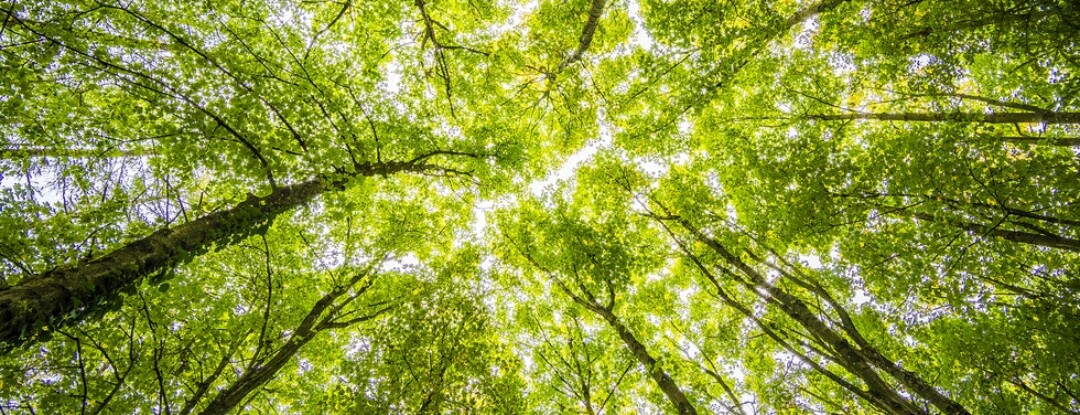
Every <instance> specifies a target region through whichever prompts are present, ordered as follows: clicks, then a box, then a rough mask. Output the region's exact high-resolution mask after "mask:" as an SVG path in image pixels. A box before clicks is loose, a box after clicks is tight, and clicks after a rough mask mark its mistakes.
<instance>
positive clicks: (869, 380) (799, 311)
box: [677, 218, 969, 415]
mask: <svg viewBox="0 0 1080 415" xmlns="http://www.w3.org/2000/svg"><path fill="white" fill-rule="evenodd" d="M677 220H678V222H679V223H680V224H681V225H682V227H683V228H684V229H686V230H687V231H689V232H690V233H691V234H693V235H694V237H695V239H697V240H698V241H700V242H702V243H704V244H705V245H706V246H708V247H709V248H711V249H712V250H713V251H714V252H716V253H717V254H719V255H720V257H721V258H723V259H724V261H725V262H727V263H728V264H730V265H731V266H733V267H735V268H736V269H738V270H739V272H740V273H742V274H743V275H745V276H746V278H747V279H748V280H746V281H744V284H745V285H747V288H749V289H750V290H754V291H758V289H760V290H762V291H764V293H765V294H764V295H765V297H766V299H767V300H768V299H769V298H771V299H772V300H773V301H771V302H773V303H774V304H775V305H777V306H778V307H779V308H780V309H781V311H783V312H784V314H787V315H788V316H789V317H791V318H792V319H794V320H795V321H796V322H797V323H798V324H799V325H800V326H802V327H803V328H805V329H806V330H807V331H808V332H810V333H811V334H812V335H813V336H814V337H816V338H819V339H821V341H822V342H824V343H825V344H827V345H828V346H829V347H830V348H831V349H833V350H834V351H835V352H836V354H837V358H838V359H837V360H838V362H837V363H839V364H841V365H842V366H844V368H845V369H847V370H848V371H849V372H851V373H852V374H853V375H855V376H858V377H859V378H860V379H862V380H863V382H865V383H866V384H867V386H868V387H870V388H871V389H872V390H888V389H891V388H890V387H889V385H888V384H886V383H885V382H884V381H883V380H882V379H881V377H880V376H879V375H878V373H877V371H875V370H874V369H873V367H872V366H874V367H877V368H879V369H882V370H884V371H885V373H887V374H889V376H891V377H892V378H893V379H895V380H896V381H898V382H900V384H902V385H904V386H905V387H906V388H907V389H908V390H910V391H912V392H914V393H915V394H916V395H918V396H919V397H920V398H923V399H925V400H926V401H928V402H930V404H932V405H934V407H936V408H938V410H940V411H942V412H943V413H946V414H962V415H967V414H969V412H968V411H967V409H965V408H964V407H963V406H962V405H960V404H959V403H957V402H956V401H953V400H952V399H950V398H949V397H947V396H945V395H944V394H942V393H941V392H938V391H937V389H935V388H934V387H933V386H931V385H930V384H929V383H928V382H926V381H925V380H923V379H922V378H921V377H919V376H918V375H916V374H915V373H912V372H909V371H905V370H902V369H901V368H899V367H898V366H896V364H895V363H893V362H892V361H890V360H888V359H886V358H885V357H884V356H883V355H881V353H880V352H878V351H877V349H874V348H872V347H870V345H869V344H866V345H863V347H861V348H856V347H855V346H854V345H853V344H851V343H850V342H849V341H848V340H847V339H845V338H844V337H843V336H841V335H840V333H838V332H836V331H835V330H833V329H832V328H830V327H829V326H828V325H827V324H825V322H823V321H822V320H821V319H820V318H819V317H817V316H816V315H815V313H814V312H813V311H811V309H810V307H809V306H807V305H806V303H805V302H803V301H802V300H801V299H799V298H798V297H795V296H793V295H791V294H790V293H788V292H787V291H784V290H783V289H781V288H779V287H776V286H774V285H772V284H771V283H769V281H768V280H767V279H766V278H765V277H764V276H763V275H761V273H759V272H758V271H757V270H755V269H754V268H753V267H751V266H750V265H748V264H747V263H746V262H745V261H743V260H742V259H741V258H739V257H738V256H736V255H735V254H733V253H732V252H731V251H729V250H728V249H727V248H726V247H724V246H723V245H722V244H720V243H719V242H717V241H716V240H714V239H712V238H710V237H709V236H707V235H705V234H704V233H703V232H702V231H701V230H700V229H698V228H697V227H694V226H693V225H692V224H691V223H690V222H689V221H687V220H685V219H682V218H678V219H677ZM892 395H894V396H893V398H894V399H891V400H890V401H891V402H889V405H890V406H892V408H890V409H893V410H897V411H899V412H900V413H912V411H915V413H919V412H921V411H918V410H917V409H915V408H913V407H912V406H911V403H910V402H908V401H907V400H906V399H903V398H902V397H900V396H899V395H895V394H892Z"/></svg>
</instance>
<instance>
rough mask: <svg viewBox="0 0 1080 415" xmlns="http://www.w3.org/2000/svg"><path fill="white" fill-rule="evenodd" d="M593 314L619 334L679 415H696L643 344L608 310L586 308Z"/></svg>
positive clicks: (677, 387) (669, 376)
mask: <svg viewBox="0 0 1080 415" xmlns="http://www.w3.org/2000/svg"><path fill="white" fill-rule="evenodd" d="M588 308H589V309H590V310H592V311H593V312H594V313H596V314H599V315H600V317H603V318H604V320H607V322H608V324H609V325H611V327H612V328H614V329H615V332H617V333H618V334H619V338H621V339H622V341H623V343H624V344H626V348H627V349H630V352H631V353H633V354H634V357H635V358H637V361H638V362H639V363H641V365H642V366H644V367H645V371H646V372H648V373H649V377H650V378H652V380H653V381H654V382H656V385H657V386H659V387H660V390H661V391H663V392H664V395H667V398H668V400H669V401H671V404H672V405H675V409H676V410H677V411H678V412H679V414H680V415H697V409H694V405H693V404H691V403H690V400H689V399H687V398H686V395H685V394H683V391H682V390H681V389H679V385H676V384H675V381H674V380H672V379H671V375H668V373H667V372H666V371H664V369H663V368H661V367H660V366H659V365H657V362H656V359H654V358H653V357H652V355H650V354H649V350H648V349H646V348H645V345H644V344H641V342H640V341H638V339H637V337H634V333H632V332H630V329H628V328H626V326H625V325H623V324H622V322H621V321H619V319H618V317H616V316H615V314H614V313H612V312H611V311H610V310H607V309H604V308H601V307H588Z"/></svg>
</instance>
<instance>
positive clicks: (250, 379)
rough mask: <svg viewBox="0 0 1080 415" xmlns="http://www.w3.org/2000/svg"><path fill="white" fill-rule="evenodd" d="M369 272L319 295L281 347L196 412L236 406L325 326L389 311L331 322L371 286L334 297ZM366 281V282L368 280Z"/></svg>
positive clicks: (218, 412)
mask: <svg viewBox="0 0 1080 415" xmlns="http://www.w3.org/2000/svg"><path fill="white" fill-rule="evenodd" d="M371 271H372V268H368V270H367V271H365V272H362V273H358V274H356V275H354V276H353V277H352V278H351V279H350V281H349V282H348V283H347V284H345V285H344V286H341V287H338V288H335V289H334V290H333V291H331V292H329V293H327V294H326V295H323V296H322V298H320V299H319V301H316V302H315V305H314V306H312V307H311V311H309V312H308V314H307V315H306V316H304V319H303V320H302V321H301V322H300V324H299V325H297V326H296V330H293V333H292V335H290V336H289V340H288V341H286V342H285V344H284V345H282V346H281V348H279V349H277V350H276V351H274V353H273V355H271V356H270V358H269V359H266V360H262V359H261V358H260V359H258V360H257V361H255V362H253V363H252V364H251V365H250V366H249V367H248V368H247V369H245V370H244V372H243V373H242V374H241V375H240V377H239V378H238V379H236V381H235V382H233V383H232V384H231V385H229V386H227V387H225V388H224V389H221V390H220V392H218V394H217V396H215V397H214V399H213V400H211V401H210V403H209V404H207V405H206V408H203V410H202V411H200V412H199V415H224V414H227V413H229V412H231V411H232V410H234V409H236V407H237V406H238V405H240V402H242V401H243V400H244V398H246V397H247V396H248V394H250V393H251V392H254V391H255V390H257V389H258V388H260V387H262V386H263V385H265V384H266V383H267V382H270V381H271V380H273V379H274V376H276V375H277V373H278V372H280V371H281V369H283V368H284V367H285V365H286V364H288V363H289V361H290V360H292V358H293V357H294V356H296V353H297V352H298V351H300V348H302V347H304V345H306V344H307V343H308V342H310V341H311V340H312V339H314V338H315V336H316V335H318V334H319V332H322V331H324V330H328V329H334V328H343V327H348V326H350V325H353V324H356V323H359V322H362V321H367V320H370V319H373V318H375V317H377V316H379V315H380V314H382V313H383V312H386V311H387V310H389V308H384V309H382V310H379V311H376V312H374V313H373V314H370V315H366V316H362V317H357V318H354V319H351V320H348V321H345V322H339V321H335V319H336V318H337V317H338V313H339V311H341V309H342V307H344V306H346V305H347V304H348V303H349V302H351V301H352V300H355V299H356V297H358V296H360V295H362V294H363V293H364V292H365V291H367V289H368V288H370V287H371V285H370V284H368V285H364V286H362V287H361V288H359V290H358V292H357V293H356V294H354V295H352V296H350V297H346V298H345V299H344V300H342V301H338V299H339V298H341V297H342V296H344V295H345V294H348V293H349V292H350V290H351V288H352V287H353V286H355V285H356V284H357V283H358V282H359V281H360V280H361V279H363V278H364V277H365V276H367V275H369V273H370V272H371ZM368 281H369V282H370V280H368ZM335 302H336V304H335ZM324 314H325V315H324ZM260 347H263V346H260ZM198 398H199V397H198V396H195V399H196V400H194V401H189V402H188V403H187V404H186V405H185V407H191V408H193V407H195V405H197V404H198V401H197V399H198Z"/></svg>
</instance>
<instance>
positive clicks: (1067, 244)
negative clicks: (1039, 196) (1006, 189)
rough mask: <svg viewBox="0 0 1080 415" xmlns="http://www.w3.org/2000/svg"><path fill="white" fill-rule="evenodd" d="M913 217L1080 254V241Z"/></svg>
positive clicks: (975, 224)
mask: <svg viewBox="0 0 1080 415" xmlns="http://www.w3.org/2000/svg"><path fill="white" fill-rule="evenodd" d="M911 216H914V217H915V218H918V219H920V220H925V221H928V222H937V223H947V224H950V225H953V226H956V227H959V228H961V229H964V230H966V231H968V232H973V233H976V234H980V235H987V236H994V237H998V238H1001V239H1005V240H1007V241H1012V242H1019V243H1022V244H1027V245H1035V246H1042V247H1046V248H1054V249H1064V250H1066V251H1073V252H1080V240H1077V239H1073V238H1066V237H1064V236H1058V235H1053V234H1042V233H1030V232H1021V231H1010V230H1005V229H998V227H997V226H987V225H982V224H978V223H971V222H963V221H958V220H948V219H942V218H939V217H937V216H934V215H928V214H925V213H914V214H912V215H911Z"/></svg>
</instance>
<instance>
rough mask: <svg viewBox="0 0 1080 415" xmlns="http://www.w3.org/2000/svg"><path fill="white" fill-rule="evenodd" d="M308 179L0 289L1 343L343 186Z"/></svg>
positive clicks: (73, 316)
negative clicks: (88, 259)
mask: <svg viewBox="0 0 1080 415" xmlns="http://www.w3.org/2000/svg"><path fill="white" fill-rule="evenodd" d="M357 167H358V170H357V172H356V173H354V174H353V176H376V175H386V174H391V173H397V172H401V171H409V170H421V169H424V168H425V165H423V164H417V163H410V162H393V163H379V164H367V165H359V166H357ZM344 180H347V179H343V181H342V182H340V183H329V182H326V181H323V180H312V181H308V182H303V183H298V184H294V185H291V186H286V187H280V188H278V189H276V190H274V191H273V192H272V193H270V194H269V195H267V196H265V197H256V196H250V197H248V199H247V200H245V201H243V202H241V203H240V204H238V205H236V206H234V207H233V208H231V209H228V210H225V211H221V212H215V213H212V214H209V215H206V216H204V217H201V218H199V219H196V220H194V221H192V222H188V223H185V224H183V225H180V226H176V227H173V228H168V229H162V230H159V231H157V232H154V233H152V234H150V235H148V236H146V237H144V238H141V239H138V240H136V241H133V242H131V243H128V244H127V245H124V246H121V247H120V248H117V249H116V250H114V251H112V252H110V253H108V254H106V255H104V256H101V257H99V258H96V259H94V260H91V261H90V262H87V263H85V264H81V265H74V266H66V267H61V268H58V269H54V270H51V271H48V272H45V273H43V274H39V275H35V276H31V277H26V278H24V279H23V280H21V281H19V282H18V283H17V284H16V285H13V286H8V287H4V288H0V344H9V345H11V344H20V343H25V342H27V341H34V340H35V339H36V338H37V337H38V334H39V333H42V332H43V331H44V329H45V328H46V327H48V326H52V325H56V324H60V323H66V322H71V321H77V320H79V319H80V318H81V317H82V316H83V315H84V314H85V312H86V311H89V310H91V309H93V308H94V307H95V306H99V305H100V304H102V303H105V302H107V301H113V300H116V299H117V298H118V297H119V296H120V293H121V292H122V291H123V290H125V289H127V288H129V287H133V286H134V285H135V284H136V283H137V282H139V281H140V280H142V279H143V278H145V277H147V276H149V275H151V274H154V273H155V272H158V271H160V270H162V269H164V268H167V267H170V266H173V265H176V264H178V263H181V262H183V261H184V260H187V259H190V258H191V257H192V256H194V255H198V254H200V253H202V252H205V251H206V250H208V249H210V248H211V247H213V246H217V247H222V246H227V245H231V244H233V243H236V242H238V241H240V240H243V239H244V238H246V237H248V236H251V235H252V234H254V233H256V232H257V231H258V230H259V229H265V227H266V226H269V224H270V223H271V222H273V220H274V218H275V217H277V216H278V215H279V214H281V213H282V212H285V211H288V210H289V209H292V208H294V207H296V206H299V205H302V204H304V203H307V202H308V201H310V200H311V199H313V198H314V197H315V196H317V195H319V194H321V193H323V192H325V191H327V190H329V189H333V188H337V187H340V186H341V185H343V184H344Z"/></svg>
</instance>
